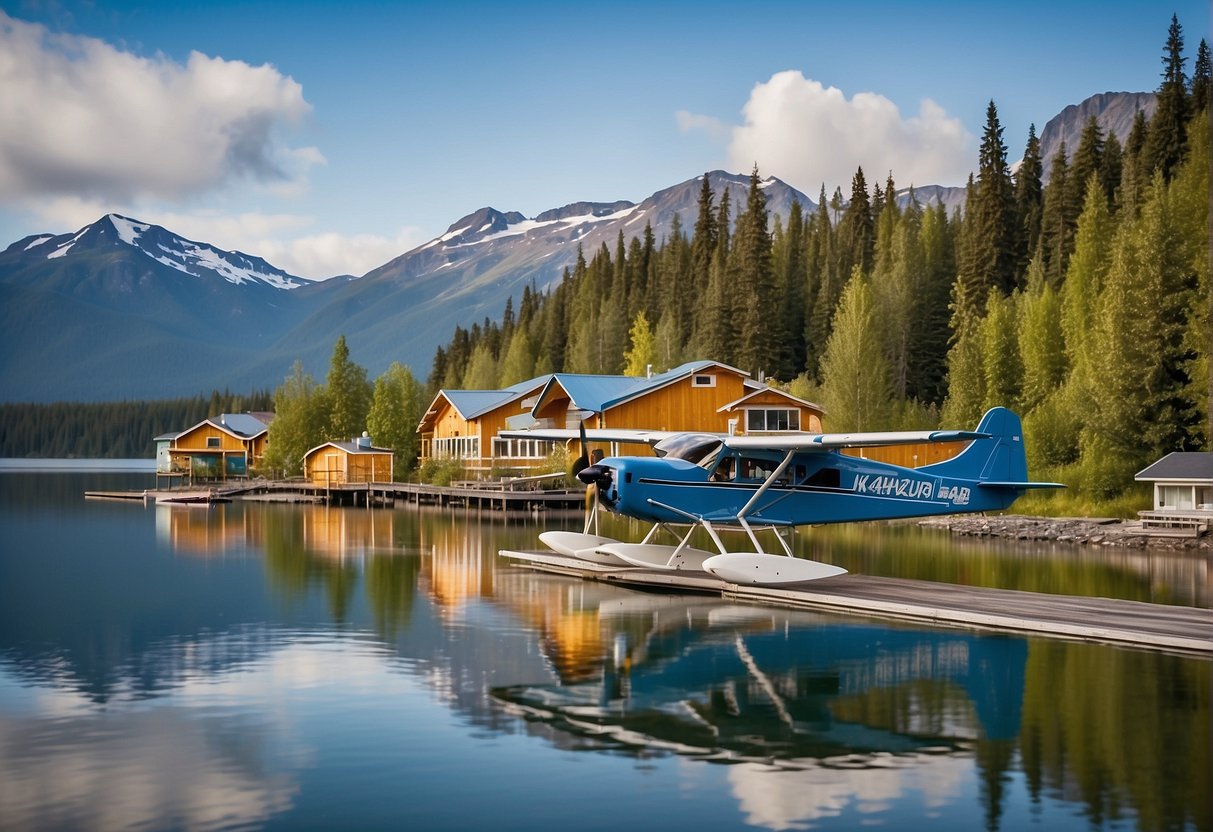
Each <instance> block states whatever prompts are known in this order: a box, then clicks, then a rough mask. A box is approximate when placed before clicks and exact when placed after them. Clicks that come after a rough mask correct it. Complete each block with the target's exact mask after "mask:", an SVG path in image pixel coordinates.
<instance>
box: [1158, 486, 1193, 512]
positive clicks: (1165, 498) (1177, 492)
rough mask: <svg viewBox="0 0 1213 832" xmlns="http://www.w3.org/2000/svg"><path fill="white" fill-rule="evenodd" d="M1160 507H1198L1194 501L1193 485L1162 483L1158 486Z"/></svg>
mask: <svg viewBox="0 0 1213 832" xmlns="http://www.w3.org/2000/svg"><path fill="white" fill-rule="evenodd" d="M1158 497H1159V503H1160V504H1161V505H1159V508H1175V509H1184V510H1185V511H1188V510H1191V509H1193V508H1196V506H1195V505H1194V504H1193V501H1192V486H1190V485H1162V486H1159V488H1158Z"/></svg>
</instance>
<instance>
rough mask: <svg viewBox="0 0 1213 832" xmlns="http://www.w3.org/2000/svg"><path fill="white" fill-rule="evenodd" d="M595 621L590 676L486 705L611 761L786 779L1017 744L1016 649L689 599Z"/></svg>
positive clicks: (1022, 652) (529, 688)
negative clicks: (603, 635)
mask: <svg viewBox="0 0 1213 832" xmlns="http://www.w3.org/2000/svg"><path fill="white" fill-rule="evenodd" d="M636 597H637V599H638V605H639V604H641V603H642V602H639V599H644V598H646V597H648V596H645V595H638V596H636ZM662 600H663V601H668V598H664V599H662ZM602 616H603V621H604V625H605V626H608V627H609V628H610V630H611V631H613V633H614V635H613V637H611V638H610V639H609V643H610V645H611V647H610V649H609V650H606V651H604V652H605V657H604V660H603V663H602V672H601V674H599V675H598V676H597V677H595V678H592V679H584V678H583V679H578V680H570V681H563V680H562V682H561V683H559V684H552V685H541V686H533V685H522V686H512V687H503V688H497V689H495V690H494V691H493V695H494V696H495V697H496V698H497V699H499V700H500V701H502V702H504V703H507V705H508V706H509V707H511V708H514V709H516V710H517V711H518V712H520V713H521V714H522V715H524V716H525V717H526V718H528V719H531V720H539V721H542V722H545V723H548V724H549V725H551V726H553V727H555V728H557V729H559V730H560V731H561V732H564V733H567V734H570V735H575V736H577V737H579V738H586V737H593V738H595V739H596V740H597V741H599V742H601V743H604V744H606V745H609V746H613V747H616V748H622V749H634V750H637V751H666V752H672V753H676V754H681V755H688V756H694V757H698V758H703V759H709V760H720V761H729V762H738V761H746V760H749V761H755V762H762V763H765V764H770V765H775V766H779V767H792V768H799V767H804V766H806V765H814V766H816V765H821V764H826V765H847V766H856V765H858V766H863V765H865V764H867V763H872V764H873V765H875V764H877V763H876V762H874V761H876V760H877V759H878V758H882V757H885V756H887V755H889V754H893V755H898V754H909V753H915V752H932V753H934V752H943V753H948V752H950V751H958V750H964V749H967V748H969V747H970V746H971V744H972V742H973V741H977V740H986V739H989V740H1011V739H1013V738H1015V737H1016V736H1017V735H1018V732H1019V723H1020V709H1021V703H1022V699H1023V684H1024V668H1025V663H1026V659H1027V643H1026V642H1025V641H1024V640H1023V639H1018V638H1007V637H995V636H977V635H973V634H969V633H961V632H956V633H948V632H931V631H924V630H916V629H910V628H892V627H888V626H882V625H876V624H861V623H849V622H838V621H834V620H830V619H826V618H822V617H819V616H815V615H811V614H807V613H796V612H784V611H771V610H766V609H760V608H746V607H735V606H727V605H726V606H722V605H721V604H720V603H719V602H716V603H715V604H705V603H697V602H695V601H693V600H692V601H690V602H688V603H686V604H685V605H684V606H683V608H682V609H678V608H676V607H671V606H670V605H668V604H663V605H662V606H660V607H657V608H654V609H652V610H644V609H633V610H630V611H629V610H626V609H623V608H619V607H617V608H616V609H615V610H613V611H609V610H603V611H602ZM641 620H644V621H646V622H647V626H646V627H644V628H643V629H640V628H638V627H637V626H636V625H637V624H638V622H639V621H641ZM879 764H880V765H884V763H883V762H881V763H879Z"/></svg>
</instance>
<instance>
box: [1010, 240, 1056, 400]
mask: <svg viewBox="0 0 1213 832" xmlns="http://www.w3.org/2000/svg"><path fill="white" fill-rule="evenodd" d="M1019 354H1020V356H1021V357H1022V359H1023V389H1022V392H1021V394H1020V402H1021V404H1022V407H1023V409H1024V411H1025V412H1031V411H1032V410H1034V409H1035V408H1036V407H1037V406H1038V405H1040V404H1041V402H1043V401H1044V400H1045V399H1046V398H1047V397H1048V396H1050V395H1052V394H1053V392H1054V391H1055V390H1057V388H1059V387H1060V386H1061V385H1062V383H1063V382H1064V381H1065V378H1066V369H1067V363H1066V354H1065V343H1064V340H1063V337H1062V332H1061V300H1060V299H1059V298H1058V296H1057V292H1055V291H1054V290H1053V287H1052V286H1050V285H1048V283H1047V282H1046V281H1045V277H1044V267H1043V265H1042V264H1041V262H1040V258H1035V259H1033V260H1032V263H1031V265H1030V266H1029V267H1028V288H1027V291H1026V292H1025V293H1024V296H1023V297H1022V298H1021V300H1020V305H1019Z"/></svg>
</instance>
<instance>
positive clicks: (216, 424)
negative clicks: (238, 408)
mask: <svg viewBox="0 0 1213 832" xmlns="http://www.w3.org/2000/svg"><path fill="white" fill-rule="evenodd" d="M203 425H210V426H211V427H213V428H218V429H219V430H221V431H223V432H224V433H226V434H228V435H229V436H234V437H235V438H237V439H255V438H256V437H258V436H260V435H261V434H263V433H265V432H266V431H267V430H269V428H268V427H267V426H266V424H265V422H262V421H261V420H260V419H258V418H256V417H255V416H252V415H250V414H248V413H222V414H220V415H218V416H211V417H209V418H206V419H203V420H202V421H201V422H199V423H198V424H196V425H194V426H193V427H189V428H186V429H185V430H183V431H181V432H179V433H176V434H174V435H173V436H172V437H171V438H173V439H177V438H180V437H182V436H185V435H186V434H187V433H193V432H194V431H196V430H198V428H200V427H202V426H203ZM156 438H157V439H161V438H170V437H169V435H168V434H162V435H161V436H158V437H156Z"/></svg>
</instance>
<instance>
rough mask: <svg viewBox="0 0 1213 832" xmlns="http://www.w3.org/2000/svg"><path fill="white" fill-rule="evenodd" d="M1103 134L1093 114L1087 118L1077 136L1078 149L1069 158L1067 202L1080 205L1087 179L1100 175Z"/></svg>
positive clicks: (1084, 194) (1084, 193) (1085, 189)
mask: <svg viewBox="0 0 1213 832" xmlns="http://www.w3.org/2000/svg"><path fill="white" fill-rule="evenodd" d="M1103 157H1104V135H1103V129H1102V128H1101V127H1100V126H1099V122H1098V121H1097V120H1096V119H1095V116H1091V117H1090V118H1088V119H1087V121H1086V123H1085V124H1084V125H1083V128H1082V134H1081V135H1080V136H1079V138H1078V149H1077V150H1075V151H1074V157H1073V158H1072V159H1071V160H1070V170H1069V173H1068V176H1067V178H1066V187H1067V188H1069V189H1070V193H1069V196H1068V197H1067V204H1069V205H1082V204H1083V202H1084V198H1085V196H1086V193H1087V181H1088V180H1089V179H1090V178H1091V177H1092V176H1100V172H1101V171H1102V169H1103Z"/></svg>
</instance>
